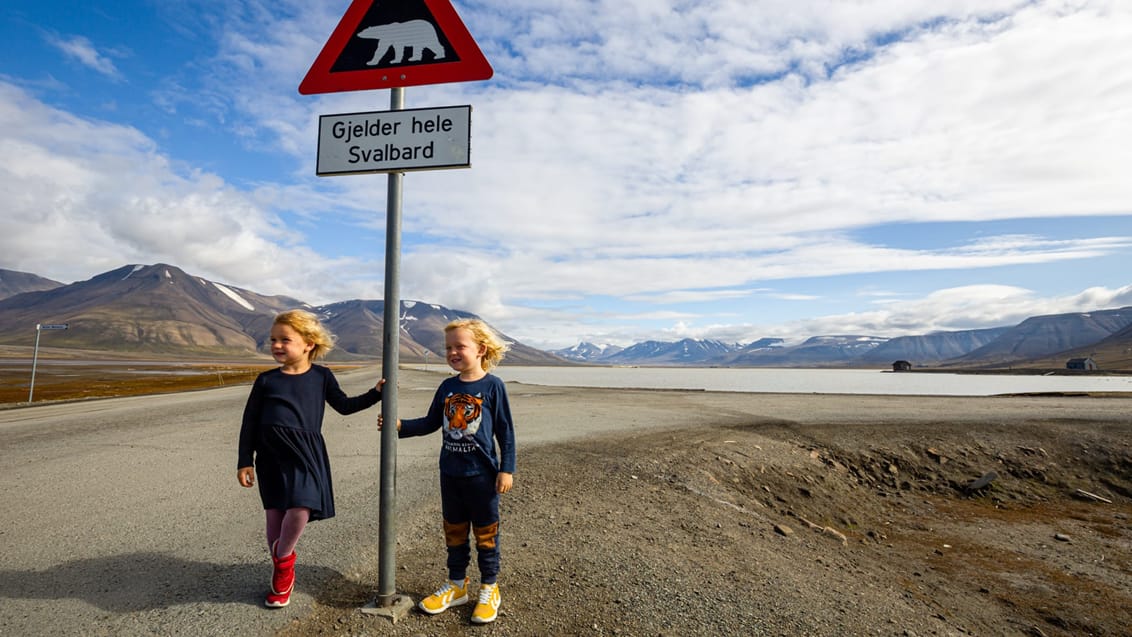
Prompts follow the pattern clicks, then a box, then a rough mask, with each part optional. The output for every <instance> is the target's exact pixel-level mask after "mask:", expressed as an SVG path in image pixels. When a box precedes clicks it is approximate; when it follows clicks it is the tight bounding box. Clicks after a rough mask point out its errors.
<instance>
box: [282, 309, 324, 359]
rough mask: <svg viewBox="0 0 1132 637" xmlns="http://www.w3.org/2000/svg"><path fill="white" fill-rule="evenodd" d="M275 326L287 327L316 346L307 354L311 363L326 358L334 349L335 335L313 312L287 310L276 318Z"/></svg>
mask: <svg viewBox="0 0 1132 637" xmlns="http://www.w3.org/2000/svg"><path fill="white" fill-rule="evenodd" d="M272 324H273V325H286V326H288V327H290V328H291V329H293V330H295V331H296V332H298V333H299V336H302V337H303V340H304V341H306V342H308V343H313V344H314V349H312V350H311V351H310V352H309V353H308V354H307V359H309V360H310V362H312V363H313V362H315V361H316V360H318V359H319V358H322V357H323V356H326V355H327V354H328V353H330V350H332V349H334V335H333V334H331V333H330V330H328V329H326V326H325V325H323V324H322V321H320V320H318V317H317V316H315V315H314V313H312V312H308V311H306V310H287V311H286V312H283V313H281V314H278V315H276V316H275V321H274V322H273V323H272Z"/></svg>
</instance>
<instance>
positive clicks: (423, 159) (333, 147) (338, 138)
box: [315, 105, 472, 177]
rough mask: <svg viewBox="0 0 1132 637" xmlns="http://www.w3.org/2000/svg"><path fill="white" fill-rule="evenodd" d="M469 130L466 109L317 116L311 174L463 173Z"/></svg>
mask: <svg viewBox="0 0 1132 637" xmlns="http://www.w3.org/2000/svg"><path fill="white" fill-rule="evenodd" d="M471 130H472V107H471V106H467V105H465V106H445V107H440V108H417V109H405V110H396V111H374V112H369V113H346V114H341V115H322V116H320V117H319V118H318V161H317V164H316V167H315V173H316V174H317V175H318V176H320V177H325V176H330V175H355V174H360V173H382V172H385V173H388V172H407V171H412V170H436V169H441V168H469V167H470V166H471V154H470V150H471V149H470V147H471Z"/></svg>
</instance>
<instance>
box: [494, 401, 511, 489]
mask: <svg viewBox="0 0 1132 637" xmlns="http://www.w3.org/2000/svg"><path fill="white" fill-rule="evenodd" d="M496 398H497V400H496V409H495V416H494V418H493V420H492V424H493V426H494V429H495V432H494V433H495V441H496V442H497V443H498V444H499V470H500V471H501V472H503V473H515V423H514V421H513V420H511V403H510V401H509V400H508V399H507V388H506V387H505V386H504V384H503V383H502V382H500V383H499V392H498V394H497V396H496Z"/></svg>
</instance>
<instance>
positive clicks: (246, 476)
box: [236, 467, 255, 487]
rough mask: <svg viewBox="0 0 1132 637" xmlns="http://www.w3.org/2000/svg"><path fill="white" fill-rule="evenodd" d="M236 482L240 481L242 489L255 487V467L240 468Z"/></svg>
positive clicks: (237, 471)
mask: <svg viewBox="0 0 1132 637" xmlns="http://www.w3.org/2000/svg"><path fill="white" fill-rule="evenodd" d="M236 480H239V481H240V486H241V487H251V486H253V485H255V467H240V468H239V469H237V470H236Z"/></svg>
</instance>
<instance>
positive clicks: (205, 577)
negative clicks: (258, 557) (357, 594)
mask: <svg viewBox="0 0 1132 637" xmlns="http://www.w3.org/2000/svg"><path fill="white" fill-rule="evenodd" d="M270 578H271V564H270V563H266V564H216V563H211V562H199V561H193V560H185V559H181V558H177V557H171V556H168V555H162V554H160V553H130V554H126V555H114V556H110V557H100V558H92V559H82V560H75V561H72V562H67V563H66V564H61V565H59V566H55V567H53V568H50V569H47V570H42V571H12V570H0V599H66V598H74V599H79V600H82V601H85V602H87V603H89V604H92V605H94V606H97V607H99V608H101V609H103V610H105V611H108V612H114V613H129V612H136V611H145V610H154V609H161V608H170V607H173V606H177V605H180V604H195V603H208V602H214V603H218V604H228V603H233V602H236V603H246V604H250V605H253V606H261V605H262V604H263V595H264V593H266V591H267V586H268V584H269V581H270ZM343 588H350V582H349V581H348V580H347V579H346V577H345V576H344V575H342V574H341V573H339V572H338V571H336V570H334V569H331V568H327V567H324V566H317V565H300V566H299V567H298V569H297V577H296V584H295V589H296V591H306V592H308V593H312V594H314V596H315V598H316V599H317V600H318V601H319V602H320V603H323V604H326V605H328V606H334V605H335V603H334V600H333V599H322V598H324V597H326V594H325V591H338V590H342V589H343ZM332 597H333V596H332Z"/></svg>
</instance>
